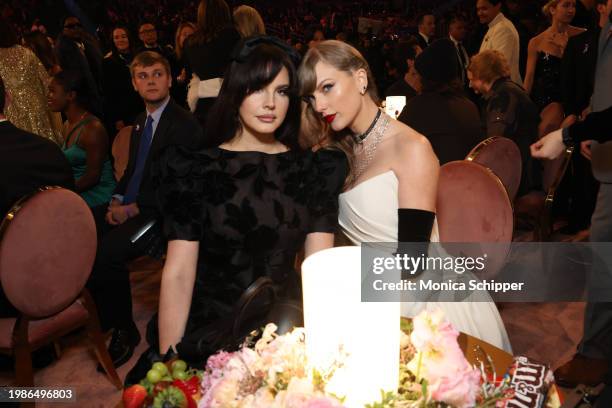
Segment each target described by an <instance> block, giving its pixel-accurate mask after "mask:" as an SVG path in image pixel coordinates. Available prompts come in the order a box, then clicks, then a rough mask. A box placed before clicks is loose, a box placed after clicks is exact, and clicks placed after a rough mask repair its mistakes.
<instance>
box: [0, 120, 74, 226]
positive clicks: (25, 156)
mask: <svg viewBox="0 0 612 408" xmlns="http://www.w3.org/2000/svg"><path fill="white" fill-rule="evenodd" d="M43 186H60V187H65V188H68V189H74V175H73V173H72V168H71V167H70V164H69V163H68V160H67V159H66V156H64V153H62V151H61V149H60V148H59V147H58V146H57V145H56V144H54V143H53V142H50V141H49V140H47V139H45V138H43V137H40V136H38V135H35V134H33V133H29V132H26V131H24V130H21V129H18V128H17V127H15V126H14V125H13V124H12V123H10V122H8V121H6V122H0V219H1V218H2V217H4V215H5V214H6V213H7V212H8V211H9V210H10V209H11V207H12V206H13V204H14V203H15V202H16V201H17V200H19V199H20V198H22V197H23V196H25V195H27V194H30V193H32V192H34V191H35V190H36V189H37V188H39V187H43Z"/></svg>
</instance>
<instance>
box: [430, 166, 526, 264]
mask: <svg viewBox="0 0 612 408" xmlns="http://www.w3.org/2000/svg"><path fill="white" fill-rule="evenodd" d="M436 217H437V221H438V231H439V234H440V242H441V243H445V242H471V243H481V245H480V246H479V248H476V247H468V248H467V249H466V251H468V250H469V251H474V253H465V255H471V256H481V255H482V253H488V254H489V258H488V261H487V272H489V273H491V274H494V273H495V272H496V271H498V270H499V268H501V267H502V266H503V264H504V263H505V260H506V255H507V254H508V252H509V250H510V243H511V241H512V233H513V231H514V219H513V214H512V204H511V203H510V199H509V198H508V193H507V191H506V189H505V187H504V185H503V184H502V182H501V181H500V180H499V178H498V177H497V176H496V175H495V174H493V173H492V172H491V171H490V170H489V169H487V168H485V167H484V166H482V165H480V164H477V163H473V162H471V161H467V160H460V161H453V162H449V163H446V164H445V165H443V166H442V167H441V168H440V177H439V180H438V196H437V203H436Z"/></svg>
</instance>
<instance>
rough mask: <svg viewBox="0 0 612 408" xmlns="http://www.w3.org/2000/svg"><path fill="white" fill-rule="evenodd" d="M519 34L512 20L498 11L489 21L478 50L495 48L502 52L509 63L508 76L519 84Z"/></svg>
mask: <svg viewBox="0 0 612 408" xmlns="http://www.w3.org/2000/svg"><path fill="white" fill-rule="evenodd" d="M519 47H520V45H519V35H518V31H516V28H514V24H512V21H510V20H508V19H507V18H506V17H505V16H504V15H503V13H499V14H498V15H497V16H496V17H495V18H494V19H493V21H491V22H490V23H489V30H488V31H487V34H486V35H485V37H484V40H482V44H480V51H485V50H497V51H499V52H501V53H502V54H504V56H505V57H506V59H507V60H508V64H509V65H510V78H511V79H512V80H513V81H514V82H516V83H517V84H519V85H521V86H522V85H523V80H522V78H521V74H520V72H519Z"/></svg>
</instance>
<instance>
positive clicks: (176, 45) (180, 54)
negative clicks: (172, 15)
mask: <svg viewBox="0 0 612 408" xmlns="http://www.w3.org/2000/svg"><path fill="white" fill-rule="evenodd" d="M185 27H190V28H191V29H192V30H193V32H194V33H195V31H196V30H197V29H198V28H197V27H196V25H195V24H194V23H192V22H190V21H184V22H182V23H181V24H179V26H178V28H177V29H176V34H174V50H175V51H176V56H177V57H178V59H181V58H182V57H183V49H184V48H185V42H186V41H187V39H185V41H183V44H182V45H181V44H179V37H180V36H181V32H182V31H183V29H184V28H185Z"/></svg>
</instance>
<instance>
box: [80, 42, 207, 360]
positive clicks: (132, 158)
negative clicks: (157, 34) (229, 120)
mask: <svg viewBox="0 0 612 408" xmlns="http://www.w3.org/2000/svg"><path fill="white" fill-rule="evenodd" d="M130 69H131V73H132V83H133V85H134V88H135V89H136V90H137V91H138V93H139V94H140V96H141V97H142V99H143V100H144V103H145V105H146V112H145V113H143V114H141V115H140V116H139V117H138V118H137V119H136V121H135V123H134V129H133V131H132V135H131V140H130V154H129V161H128V165H127V169H126V171H125V173H124V175H123V177H122V178H121V180H119V183H118V184H117V187H116V189H115V194H114V195H113V199H112V201H111V203H110V205H109V206H108V207H106V206H102V207H97V208H94V209H93V211H94V215H95V217H96V225H97V227H98V236H99V237H98V253H97V256H96V262H95V265H94V268H93V272H92V276H91V279H90V282H89V283H88V287H89V288H90V289H91V291H92V295H93V297H94V300H95V301H96V305H97V307H98V314H99V316H100V322H101V324H102V329H103V330H109V329H113V336H112V339H111V342H110V345H109V352H110V355H111V357H112V359H113V362H114V364H115V366H119V365H121V364H123V363H125V362H126V361H127V360H129V358H130V357H131V355H132V353H133V352H134V347H135V346H136V345H137V344H138V343H139V342H140V334H139V333H138V330H137V328H136V325H135V324H134V320H133V318H132V295H131V290H130V280H129V274H128V270H127V268H126V263H127V262H128V261H129V260H132V259H135V258H137V257H139V256H142V255H144V254H145V253H146V251H147V250H148V249H149V248H150V242H149V241H148V240H147V239H141V238H144V237H142V236H141V235H142V231H143V230H144V229H146V228H147V226H148V225H149V224H150V223H151V222H152V221H155V220H157V219H158V218H159V217H160V214H159V211H158V209H157V205H156V199H155V187H154V180H153V177H152V173H151V169H152V168H153V167H154V166H155V160H156V159H157V157H158V156H159V154H160V152H161V151H162V150H163V149H164V148H165V147H167V146H169V145H172V144H179V145H184V146H188V147H190V148H197V147H199V145H200V144H201V142H202V141H203V133H202V129H201V128H200V125H199V124H198V122H197V121H196V120H195V119H194V118H193V116H191V114H190V113H189V112H187V111H186V110H184V109H183V108H181V107H180V106H179V105H178V104H176V103H175V102H174V101H173V100H172V99H171V98H170V94H169V92H170V86H171V84H172V76H171V74H170V64H169V63H168V60H166V59H165V58H164V57H163V56H161V55H159V54H158V53H156V52H151V51H144V52H141V53H140V54H138V55H137V56H136V57H135V58H134V60H133V62H132V64H131V67H130ZM111 103H112V101H111Z"/></svg>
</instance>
